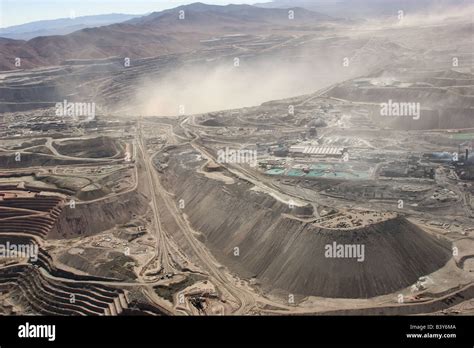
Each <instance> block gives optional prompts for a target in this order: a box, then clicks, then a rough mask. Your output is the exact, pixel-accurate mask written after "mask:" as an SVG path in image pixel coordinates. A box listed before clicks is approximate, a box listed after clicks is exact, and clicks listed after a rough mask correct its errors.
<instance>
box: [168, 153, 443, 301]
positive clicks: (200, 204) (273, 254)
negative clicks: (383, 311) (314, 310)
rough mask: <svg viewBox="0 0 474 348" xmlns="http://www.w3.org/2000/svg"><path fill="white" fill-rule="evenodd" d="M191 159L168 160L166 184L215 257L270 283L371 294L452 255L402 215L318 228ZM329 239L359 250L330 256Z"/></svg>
mask: <svg viewBox="0 0 474 348" xmlns="http://www.w3.org/2000/svg"><path fill="white" fill-rule="evenodd" d="M171 158H176V156H171ZM196 165H199V164H196ZM190 166H191V164H190V163H185V164H183V163H181V164H178V163H176V162H173V161H170V167H169V169H168V170H167V171H166V172H165V176H166V180H165V185H166V188H167V190H170V191H171V190H173V189H174V190H175V193H176V196H177V197H179V198H180V199H184V201H185V202H186V208H185V209H184V210H185V213H186V215H187V217H188V219H189V221H190V222H191V224H192V226H193V228H194V229H195V230H196V231H199V232H201V233H202V238H201V239H202V240H203V242H204V243H205V244H206V245H207V246H208V247H209V248H210V249H211V251H212V252H213V254H214V255H215V256H216V258H217V259H218V260H219V261H220V262H222V263H223V264H224V265H226V266H228V267H229V268H230V269H231V270H232V271H234V272H236V273H238V274H239V275H240V276H243V277H248V278H251V277H255V278H257V279H258V280H259V281H260V282H261V283H262V285H263V287H264V288H265V289H266V290H268V291H272V290H283V291H285V292H288V293H292V294H301V295H315V296H323V297H332V298H369V297H374V296H378V295H382V294H387V293H392V292H394V291H397V290H399V289H402V288H405V287H407V286H409V285H411V284H413V283H414V282H416V281H417V280H418V278H419V277H421V276H423V275H427V274H430V273H432V272H434V271H436V270H438V269H439V268H441V267H443V266H444V265H445V264H446V263H447V261H448V260H449V259H450V257H451V252H450V246H449V244H448V243H447V242H445V241H444V240H438V239H436V238H433V237H432V236H431V235H429V234H427V233H425V232H424V231H422V230H421V229H419V228H418V227H417V226H415V225H413V224H412V223H410V222H408V221H407V220H405V219H404V218H402V217H395V218H391V219H388V220H385V221H382V222H379V223H376V224H372V225H369V226H364V227H363V228H354V229H337V228H335V229H330V228H322V227H321V226H320V225H317V224H315V223H312V222H304V221H301V220H298V219H295V218H291V217H289V215H288V213H290V214H291V211H289V210H288V209H289V208H288V206H287V205H285V204H283V203H281V202H278V201H276V200H275V199H274V198H272V197H271V196H269V195H266V194H264V193H259V192H255V191H250V189H251V185H250V184H248V183H245V182H242V181H238V182H236V183H235V184H233V185H225V187H224V185H223V184H221V183H219V182H217V181H215V180H212V179H209V178H206V177H205V176H202V175H199V174H196V173H195V172H193V170H192V169H191V168H190ZM209 211H212V214H209ZM334 243H336V244H337V245H343V246H344V245H359V246H363V249H364V254H363V257H360V258H359V259H357V258H354V257H352V258H351V257H347V255H346V257H345V258H339V257H328V254H327V248H328V245H329V246H333V245H334ZM235 248H238V256H236V255H235V251H236V249H235ZM361 259H362V260H361Z"/></svg>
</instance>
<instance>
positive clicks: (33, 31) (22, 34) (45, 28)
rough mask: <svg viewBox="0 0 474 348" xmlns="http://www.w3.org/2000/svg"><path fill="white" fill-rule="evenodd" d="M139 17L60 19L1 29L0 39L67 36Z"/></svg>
mask: <svg viewBox="0 0 474 348" xmlns="http://www.w3.org/2000/svg"><path fill="white" fill-rule="evenodd" d="M137 17H140V16H138V15H128V14H105V15H97V16H83V17H76V18H74V19H73V18H60V19H52V20H44V21H36V22H31V23H26V24H21V25H15V26H11V27H7V28H1V29H0V37H3V38H7V39H15V40H30V39H32V38H34V37H37V36H49V35H66V34H70V33H72V32H74V31H77V30H80V29H84V28H90V27H100V26H103V25H109V24H114V23H120V22H125V21H128V20H130V19H133V18H137Z"/></svg>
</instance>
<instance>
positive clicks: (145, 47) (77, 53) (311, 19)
mask: <svg viewBox="0 0 474 348" xmlns="http://www.w3.org/2000/svg"><path fill="white" fill-rule="evenodd" d="M181 11H184V12H181ZM181 13H184V16H185V17H184V19H180V14H181ZM294 15H295V20H289V13H288V9H277V8H261V7H255V6H250V5H227V6H216V5H205V4H202V3H195V4H191V5H186V6H180V7H177V8H174V9H170V10H165V11H161V12H154V13H152V14H150V15H147V16H143V17H139V18H133V19H131V20H128V21H126V22H123V23H118V24H111V25H107V26H100V27H95V28H86V29H82V30H78V31H75V32H73V33H70V34H67V35H53V36H41V37H35V38H33V39H31V40H29V41H20V40H12V39H7V38H0V70H10V69H15V68H17V67H15V58H21V64H22V65H21V68H31V67H36V66H48V65H57V64H61V62H63V61H65V60H70V59H102V58H109V57H131V58H143V57H151V56H159V55H163V54H170V53H182V52H188V51H192V50H194V49H197V48H200V47H203V46H202V42H201V40H206V39H209V38H210V37H213V36H214V35H226V34H235V33H244V34H245V33H247V34H248V33H251V34H255V33H274V29H275V28H278V29H280V31H281V30H283V29H285V28H290V29H291V28H294V27H295V26H304V25H312V26H314V25H315V24H317V23H320V22H321V23H323V22H325V21H331V20H332V18H331V17H329V16H327V15H322V14H320V13H316V12H313V11H309V10H307V9H303V8H294Z"/></svg>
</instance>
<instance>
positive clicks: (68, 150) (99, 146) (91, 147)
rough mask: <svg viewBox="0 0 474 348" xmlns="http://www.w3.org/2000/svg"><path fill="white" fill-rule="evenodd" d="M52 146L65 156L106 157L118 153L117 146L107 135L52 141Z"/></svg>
mask: <svg viewBox="0 0 474 348" xmlns="http://www.w3.org/2000/svg"><path fill="white" fill-rule="evenodd" d="M54 147H55V148H56V149H57V150H58V152H59V153H60V154H62V155H65V156H71V157H82V158H108V157H113V156H115V155H117V154H118V153H119V147H118V145H117V144H116V143H115V141H114V140H113V139H111V138H109V137H104V136H101V137H97V138H89V139H79V140H66V141H61V142H54Z"/></svg>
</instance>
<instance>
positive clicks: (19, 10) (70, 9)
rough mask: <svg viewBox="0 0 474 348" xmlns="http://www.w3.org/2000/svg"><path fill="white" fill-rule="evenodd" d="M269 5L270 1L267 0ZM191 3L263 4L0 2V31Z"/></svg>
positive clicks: (149, 0)
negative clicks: (14, 26) (51, 21)
mask: <svg viewBox="0 0 474 348" xmlns="http://www.w3.org/2000/svg"><path fill="white" fill-rule="evenodd" d="M268 1H269V0H268ZM193 2H204V3H207V4H218V5H226V4H230V3H233V4H253V3H256V2H266V1H265V0H201V1H199V0H194V1H189V0H0V28H1V27H9V26H12V25H17V24H23V23H28V22H33V21H38V20H43V19H56V18H67V17H70V16H71V13H74V15H75V16H76V17H80V16H88V15H96V14H107V13H127V14H144V13H148V12H153V11H160V10H164V9H167V8H173V7H177V6H180V5H184V4H190V3H193Z"/></svg>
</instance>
